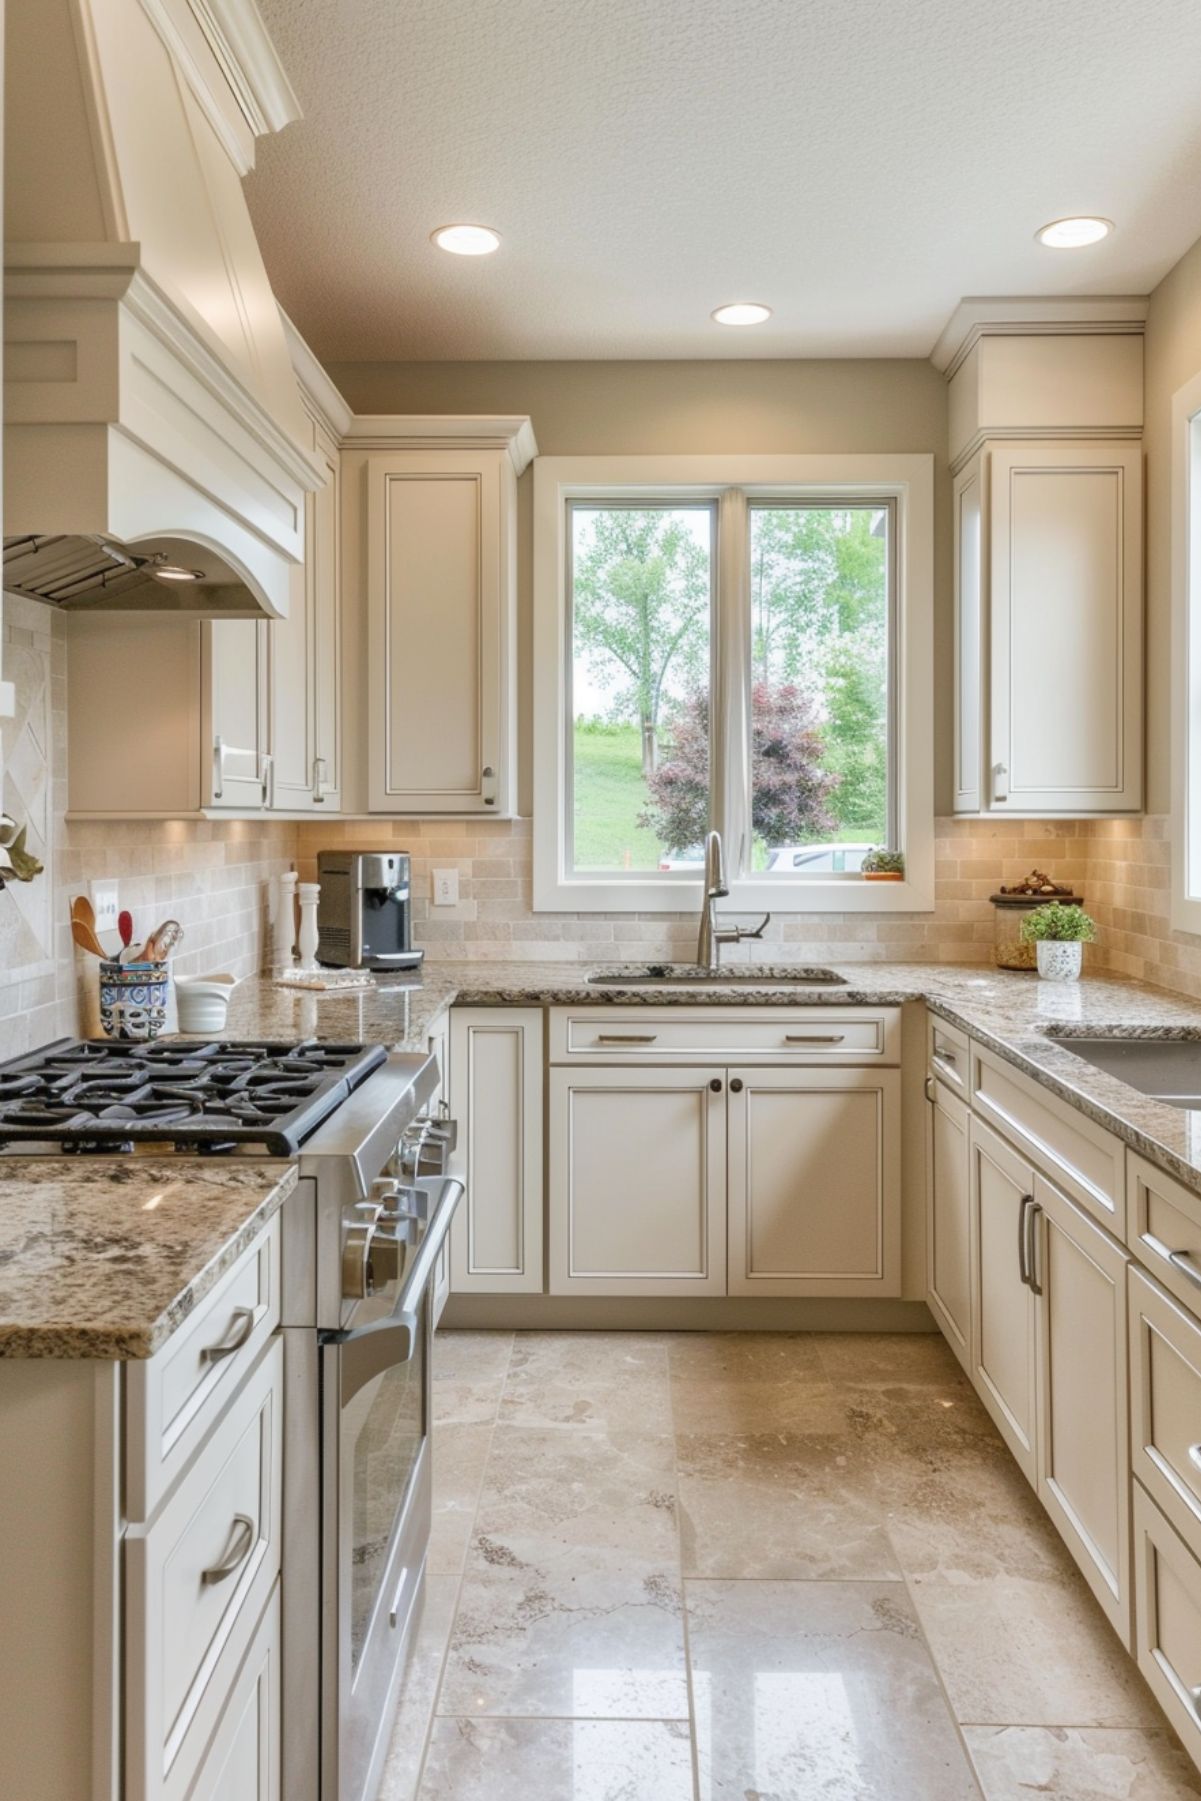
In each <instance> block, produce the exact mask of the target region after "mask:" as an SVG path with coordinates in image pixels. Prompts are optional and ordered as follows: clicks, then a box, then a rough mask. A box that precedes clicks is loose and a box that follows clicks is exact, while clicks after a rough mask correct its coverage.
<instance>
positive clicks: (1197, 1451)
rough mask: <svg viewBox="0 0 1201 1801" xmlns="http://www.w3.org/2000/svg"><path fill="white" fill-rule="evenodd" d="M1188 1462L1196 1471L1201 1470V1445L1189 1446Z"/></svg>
mask: <svg viewBox="0 0 1201 1801" xmlns="http://www.w3.org/2000/svg"><path fill="white" fill-rule="evenodd" d="M1188 1460H1189V1462H1190V1463H1191V1464H1192V1465H1193V1467H1194V1468H1195V1469H1199V1470H1201V1445H1190V1446H1189V1448H1188Z"/></svg>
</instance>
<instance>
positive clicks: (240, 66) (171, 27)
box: [142, 0, 301, 175]
mask: <svg viewBox="0 0 1201 1801" xmlns="http://www.w3.org/2000/svg"><path fill="white" fill-rule="evenodd" d="M142 7H143V10H144V11H145V13H146V15H147V17H148V18H149V20H150V22H151V24H152V25H153V26H154V28H155V30H156V31H157V32H158V35H159V37H160V38H161V39H162V41H163V43H164V44H165V45H166V47H167V49H168V50H169V51H170V53H171V55H172V57H173V58H174V60H175V62H176V64H177V65H178V67H179V69H180V71H181V73H182V74H183V76H184V79H185V80H186V81H187V83H188V86H189V87H190V88H191V90H192V92H193V94H194V95H195V96H196V100H197V102H198V103H199V105H200V108H201V110H202V111H203V113H204V115H205V117H206V118H207V119H208V121H209V124H210V125H211V126H212V127H213V130H214V131H215V132H216V134H217V136H218V138H219V139H220V141H221V144H222V146H223V147H224V149H225V152H226V154H227V155H228V156H229V158H230V160H231V162H232V163H233V165H234V167H235V168H236V169H237V171H238V174H239V175H248V174H249V173H250V171H251V169H253V167H254V146H255V140H256V139H257V138H262V137H267V136H269V135H270V134H271V133H272V132H276V131H282V130H283V128H284V126H285V125H290V124H291V123H292V121H293V120H294V119H299V118H300V116H301V111H300V102H299V100H298V99H297V98H296V93H295V90H294V89H293V87H292V84H291V82H290V81H289V80H288V77H287V74H286V72H285V70H284V66H283V64H282V63H281V62H280V60H279V57H278V55H277V54H276V50H275V46H274V44H273V43H272V42H271V39H270V37H269V35H268V32H267V27H266V26H265V25H264V24H263V20H262V17H261V15H260V13H259V10H258V7H257V6H256V5H255V3H254V0H142Z"/></svg>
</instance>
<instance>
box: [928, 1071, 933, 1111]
mask: <svg viewBox="0 0 1201 1801" xmlns="http://www.w3.org/2000/svg"><path fill="white" fill-rule="evenodd" d="M926 1099H927V1100H928V1101H929V1103H930V1105H931V1106H933V1105H934V1077H933V1076H927V1077H926Z"/></svg>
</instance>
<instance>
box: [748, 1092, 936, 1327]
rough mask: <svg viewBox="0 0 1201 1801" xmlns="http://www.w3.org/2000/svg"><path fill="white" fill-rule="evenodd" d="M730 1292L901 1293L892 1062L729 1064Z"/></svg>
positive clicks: (897, 1098) (897, 1108) (895, 1098)
mask: <svg viewBox="0 0 1201 1801" xmlns="http://www.w3.org/2000/svg"><path fill="white" fill-rule="evenodd" d="M728 1094H729V1100H728V1114H727V1117H728V1122H729V1125H728V1130H729V1149H728V1159H727V1168H728V1209H729V1276H728V1285H727V1292H728V1293H730V1294H736V1295H897V1294H899V1293H900V1291H901V1283H900V1264H901V1208H900V1168H901V1146H900V1098H901V1077H900V1072H899V1071H898V1070H891V1069H890V1070H875V1069H813V1068H800V1069H791V1068H789V1069H759V1068H756V1067H754V1066H753V1065H748V1066H747V1067H746V1068H745V1069H731V1070H730V1071H729V1072H728Z"/></svg>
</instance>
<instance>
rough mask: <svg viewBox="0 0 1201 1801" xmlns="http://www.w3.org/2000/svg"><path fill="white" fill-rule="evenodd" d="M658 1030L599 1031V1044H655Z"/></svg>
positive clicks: (597, 1039)
mask: <svg viewBox="0 0 1201 1801" xmlns="http://www.w3.org/2000/svg"><path fill="white" fill-rule="evenodd" d="M658 1036H659V1034H658V1032H598V1033H597V1035H596V1042H597V1043H598V1044H654V1042H655V1040H656V1038H657V1037H658Z"/></svg>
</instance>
